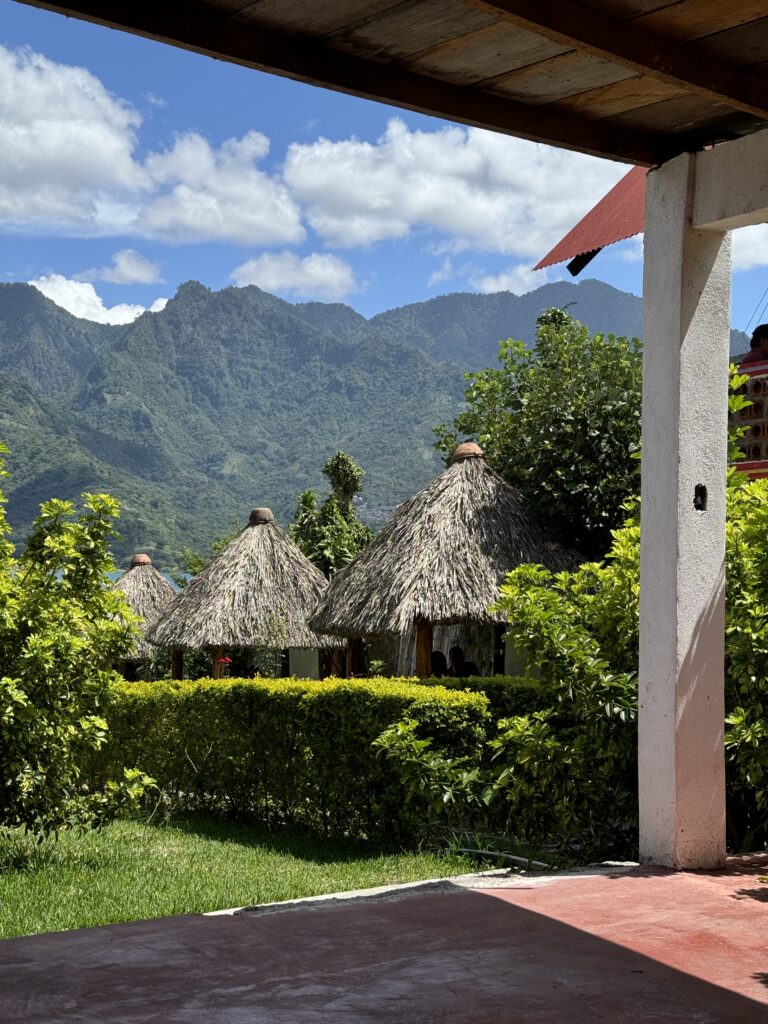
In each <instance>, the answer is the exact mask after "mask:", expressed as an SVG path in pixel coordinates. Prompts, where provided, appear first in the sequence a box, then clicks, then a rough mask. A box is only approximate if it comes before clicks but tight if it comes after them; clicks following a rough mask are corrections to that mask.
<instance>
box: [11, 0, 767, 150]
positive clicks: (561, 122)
mask: <svg viewBox="0 0 768 1024" xmlns="http://www.w3.org/2000/svg"><path fill="white" fill-rule="evenodd" d="M20 2H22V3H28V4H30V5H31V6H34V7H41V8H44V9H46V10H49V11H55V12H58V13H60V14H68V15H71V16H73V17H78V18H82V19H84V20H86V21H92V22H95V23H97V24H100V25H106V26H108V27H111V28H119V29H124V30H126V31H128V32H132V33H134V34H136V35H141V36H145V37H147V38H150V39H155V40H159V41H161V42H167V43H171V44H174V45H176V46H180V47H182V48H184V49H188V50H192V51H194V52H196V53H202V54H205V55H207V56H211V57H216V58H218V59H220V60H227V61H230V62H232V63H235V64H241V65H243V66H246V67H251V68H256V69H257V70H261V71H269V72H272V73H275V74H278V75H283V76H285V77H288V78H292V79H295V80H297V81H302V82H308V83H310V84H314V85H322V86H325V87H327V88H330V89H335V90H338V91H340V92H347V93H352V94H353V95H356V96H363V97H365V98H368V99H373V100H380V101H382V102H384V103H390V104H393V105H394V106H400V107H405V108H407V109H410V110H416V111H419V112H420V113H425V114H432V115H434V116H437V117H444V118H448V119H451V120H454V121H458V122H461V123H463V124H468V125H473V126H475V127H479V128H488V129H491V130H494V131H500V132H504V133H506V134H510V135H516V136H519V137H521V138H527V139H531V140H533V141H537V142H544V143H550V144H555V145H560V146H563V147H565V148H568V149H575V150H578V151H580V152H583V153H592V154H595V155H596V156H606V157H610V158H612V159H616V160H622V161H625V162H627V163H635V164H642V165H644V166H651V165H653V164H655V163H658V162H660V160H662V159H664V158H665V156H667V155H668V153H667V152H665V150H664V148H663V142H662V141H661V140H657V139H655V138H654V137H653V136H651V135H647V134H645V133H643V132H638V131H635V130H632V129H625V128H621V127H613V126H612V125H609V124H600V123H599V122H596V121H591V120H589V119H587V118H584V117H579V116H578V115H575V114H568V113H563V112H560V111H557V110H553V109H549V110H546V109H542V108H540V107H538V108H537V107H531V106H530V105H528V104H525V103H520V102H517V101H515V100H510V99H507V98H505V97H502V96H494V95H491V94H488V93H483V92H479V91H477V90H475V89H472V88H468V87H464V86H457V85H452V84H449V83H447V82H442V81H439V80H438V79H435V78H430V77H428V76H426V75H419V74H416V73H414V72H412V71H409V70H407V69H402V68H400V67H398V66H397V65H396V64H395V63H392V64H381V63H374V62H372V61H369V60H366V59H364V58H360V57H355V56H352V55H350V54H346V53H342V52H339V51H338V50H330V49H328V48H327V47H326V46H324V45H323V43H322V42H318V41H317V40H314V39H311V38H309V37H302V36H297V35H287V34H285V33H281V32H276V31H272V30H267V29H263V28H259V27H256V26H254V25H253V24H251V23H244V22H240V21H233V20H230V19H227V18H223V17H213V16H210V15H208V14H204V13H202V12H200V11H197V10H195V9H189V8H186V7H185V8H184V10H183V11H180V10H179V8H178V7H176V6H175V5H173V6H170V5H168V6H166V5H164V4H158V3H156V2H151V0H114V2H110V3H104V2H103V0H77V2H73V3H69V4H56V3H47V2H41V0H20ZM766 117H768V115H766Z"/></svg>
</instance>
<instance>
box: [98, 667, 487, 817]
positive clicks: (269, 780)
mask: <svg viewBox="0 0 768 1024" xmlns="http://www.w3.org/2000/svg"><path fill="white" fill-rule="evenodd" d="M106 717H107V719H108V721H109V724H110V733H109V742H108V744H107V745H106V747H105V748H104V749H103V750H102V751H101V752H100V753H99V754H98V755H97V756H96V758H95V759H94V761H93V765H92V771H93V774H94V776H95V778H96V779H100V778H101V777H103V776H105V775H110V774H112V773H114V771H115V770H117V769H120V768H121V767H122V766H123V765H125V764H139V765H141V767H142V769H143V770H144V771H147V772H149V773H150V774H151V775H152V776H153V777H154V778H155V779H156V780H157V783H158V785H159V786H160V788H161V789H163V790H165V791H167V793H168V794H169V795H170V796H171V798H172V799H174V800H175V801H177V802H179V803H180V804H182V805H185V806H187V807H190V808H196V809H205V810H218V811H226V812H231V813H234V814H237V815H248V816H258V817H263V818H266V819H267V820H269V821H275V822H277V821H301V822H304V823H306V824H309V825H311V826H313V827H316V828H320V829H322V830H324V831H327V832H333V833H337V834H341V833H344V834H355V835H366V836H372V835H384V834H397V835H399V836H405V835H406V834H407V833H408V832H409V830H410V828H411V827H412V825H413V822H412V820H411V819H410V818H409V816H408V813H407V811H406V809H405V808H404V807H403V802H402V798H401V792H400V789H399V784H398V778H397V774H396V772H395V771H394V770H388V769H387V768H386V766H385V765H383V764H382V761H381V760H380V759H379V758H378V757H377V754H376V751H375V750H374V748H373V746H372V744H373V741H374V740H375V739H376V738H377V737H378V736H379V735H380V734H381V733H382V732H383V731H384V730H385V729H386V728H388V727H389V726H391V725H393V724H394V723H396V722H399V721H401V720H403V719H410V720H413V721H415V722H416V723H417V728H418V732H419V735H420V737H421V738H427V737H429V738H431V740H432V742H433V743H434V744H435V745H436V746H437V747H438V748H439V749H440V750H441V751H443V752H444V753H445V756H447V757H463V756H468V755H470V754H472V753H474V752H475V751H477V749H478V748H479V747H480V745H481V743H482V740H483V737H484V733H485V724H486V720H487V701H486V699H485V697H483V696H482V694H475V693H462V692H457V691H455V690H448V689H446V688H444V687H437V686H432V687H425V686H420V685H416V684H414V683H412V682H410V681H402V680H392V679H372V680H367V679H366V680H331V681H323V682H316V681H311V680H301V679H284V680H279V681H278V680H268V679H258V678H257V679H220V680H211V679H205V680H197V681H195V682H162V683H151V684H142V683H133V684H118V685H115V686H114V687H113V688H112V691H111V701H110V704H109V707H108V709H107V715H106Z"/></svg>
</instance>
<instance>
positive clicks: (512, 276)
mask: <svg viewBox="0 0 768 1024" xmlns="http://www.w3.org/2000/svg"><path fill="white" fill-rule="evenodd" d="M469 283H470V284H471V285H472V287H473V288H474V289H475V291H478V292H483V293H484V294H486V295H489V294H490V293H491V292H512V293H513V294H515V295H525V293H526V292H529V291H531V290H532V289H533V288H538V286H539V285H542V284H546V283H547V274H546V272H545V271H544V272H543V271H540V270H531V268H530V267H529V266H528V264H527V263H518V264H517V265H516V266H512V267H507V268H506V270H502V271H501V273H500V274H483V273H474V274H472V275H471V276H470V278H469Z"/></svg>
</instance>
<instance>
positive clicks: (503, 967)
mask: <svg viewBox="0 0 768 1024" xmlns="http://www.w3.org/2000/svg"><path fill="white" fill-rule="evenodd" d="M595 881H596V880H594V879H589V880H587V884H588V886H589V887H592V886H593V883H595ZM647 881H648V882H649V883H651V882H653V881H654V880H653V879H647ZM573 884H574V883H573V882H570V881H560V882H556V883H552V885H551V887H549V888H548V890H547V892H548V895H547V898H548V899H549V900H550V902H551V901H552V899H554V898H557V899H559V900H561V901H562V903H563V906H568V903H569V889H570V887H571V886H572V885H573ZM614 884H616V883H612V885H614ZM558 890H559V892H560V895H559V896H557V892H558ZM627 890H628V892H629V891H631V892H635V891H637V889H636V887H634V883H629V882H628V883H627ZM600 891H602V890H600ZM608 892H609V893H610V892H611V889H609V890H608ZM530 895H531V894H530V893H518V894H516V895H514V896H513V897H512V896H509V895H507V896H506V897H505V898H498V897H497V896H496V895H494V894H491V893H489V892H481V891H467V890H464V889H458V888H453V889H451V890H449V891H445V892H439V893H426V894H425V893H419V892H416V893H411V894H408V895H401V896H400V897H399V898H393V899H390V900H372V901H358V902H355V903H347V904H342V905H339V906H328V905H327V904H326V905H323V906H321V907H314V908H311V907H307V908H302V909H301V910H293V911H292V912H287V913H278V914H273V915H270V916H262V915H248V914H244V915H239V916H232V917H197V916H189V917H177V918H166V919H164V920H160V921H141V922H136V923H133V924H125V925H115V926H110V927H107V928H98V929H88V930H83V931H79V932H66V933H59V934H53V935H39V936H31V937H29V938H22V939H11V940H7V941H5V942H2V943H0V1019H1V1020H2V1021H3V1022H4V1024H11V1022H13V1024H16V1022H21V1021H23V1022H24V1024H43V1022H45V1024H74V1022H77V1024H103V1022H105V1021H108V1022H109V1024H150V1022H153V1024H154V1022H160V1021H162V1022H163V1024H198V1022H199V1024H203V1022H205V1024H209V1022H216V1024H245V1022H247V1024H346V1022H349V1024H379V1022H384V1021H386V1022H388V1024H390V1022H394V1024H397V1022H402V1024H505V1022H512V1021H514V1022H515V1024H560V1022H566V1021H567V1022H568V1024H581V1022H585V1024H586V1022H589V1024H594V1022H596V1021H611V1022H617V1024H618V1022H621V1024H640V1022H643V1024H648V1022H649V1021H653V1022H654V1024H672V1022H674V1024H680V1022H687V1021H697V1020H701V1021H706V1022H707V1024H726V1022H727V1024H735V1022H738V1024H765V1021H766V1019H767V1018H768V1010H767V1008H766V1005H765V1003H764V1002H759V1001H757V1000H755V999H751V998H747V997H746V996H745V995H743V994H741V993H740V992H739V991H738V988H739V984H740V979H739V978H738V977H734V979H733V982H734V989H735V990H733V991H732V990H729V989H728V988H724V987H721V986H719V985H715V984H711V983H709V982H707V981H702V980H700V979H699V978H697V977H694V976H693V975H692V974H688V973H685V972H684V971H682V970H679V969H675V968H673V967H671V966H668V965H667V964H666V963H664V962H661V960H660V959H651V958H650V957H648V956H644V955H642V954H641V953H638V952H636V951H634V950H633V949H631V948H627V942H626V941H624V940H623V939H621V940H620V941H607V940H606V939H605V938H601V937H599V936H597V935H595V934H591V933H590V932H589V931H588V930H586V927H585V928H583V929H582V928H581V927H573V926H572V925H569V924H564V923H563V922H562V921H560V920H557V919H555V918H554V917H553V916H550V914H548V913H540V912H534V911H532V910H530V909H526V908H524V907H521V906H519V905H517V904H519V902H520V901H521V900H522V901H524V900H525V899H526V898H528V897H529V896H530ZM663 895H664V894H662V897H663ZM533 898H534V899H535V894H534V896H533ZM601 898H602V897H601ZM595 905H596V906H598V909H600V912H601V913H603V915H604V916H607V917H608V918H610V916H611V914H612V912H613V911H612V909H611V907H610V905H609V904H607V903H606V905H605V906H603V907H602V909H601V908H600V907H599V904H595ZM660 905H661V909H662V912H665V913H667V914H670V913H671V914H672V915H673V916H672V919H671V920H672V921H674V913H675V908H674V907H670V906H669V905H664V900H663V898H662V900H661V903H660ZM729 905H730V907H731V908H733V913H743V912H744V910H743V909H742V908H744V907H745V905H744V904H738V905H734V904H733V903H730V904H729ZM752 906H754V905H752ZM617 913H618V914H619V916H620V915H621V913H623V911H618V912H617ZM669 923H670V921H669V920H668V921H666V922H665V921H661V923H660V928H661V933H660V934H661V935H662V936H663V935H664V929H665V928H666V929H667V932H666V939H664V940H663V941H665V942H666V943H667V946H668V947H669V948H672V946H674V948H675V949H676V951H679V946H678V943H684V942H685V941H686V937H685V934H684V929H683V930H681V931H680V934H679V935H676V934H675V933H674V930H672V931H670V930H669ZM681 928H682V925H681ZM631 932H632V928H631V923H630V926H629V932H628V934H629V935H631ZM745 941H746V939H745ZM712 955H713V956H717V951H716V950H715V951H714V952H713V953H712ZM744 970H745V978H746V977H749V970H750V969H749V966H748V965H746V966H745V969H744ZM751 977H752V978H754V977H755V975H754V973H753V974H752V975H751ZM760 980H762V978H761V979H760Z"/></svg>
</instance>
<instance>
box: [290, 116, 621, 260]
mask: <svg viewBox="0 0 768 1024" xmlns="http://www.w3.org/2000/svg"><path fill="white" fill-rule="evenodd" d="M625 173H626V168H624V167H621V166H619V165H617V164H615V163H611V162H609V161H607V160H598V159H596V158H595V157H590V156H584V155H583V154H579V153H571V152H567V151H565V150H557V149H552V148H550V147H546V146H538V145H536V144H534V143H531V142H527V141H525V140H522V139H514V138H510V137H508V136H504V135H498V134H494V133H492V132H487V131H482V130H480V129H476V128H460V127H451V128H442V129H440V130H438V131H434V132H425V131H411V130H410V129H409V128H408V127H407V126H406V125H405V124H404V123H403V122H402V121H400V120H399V119H393V120H392V121H390V122H389V125H388V127H387V130H386V131H385V133H384V135H382V137H381V138H380V139H378V141H377V142H375V143H369V142H364V141H361V140H359V139H355V138H352V139H346V140H343V141H341V142H332V141H329V140H328V139H324V138H321V139H318V140H317V141H316V142H313V143H308V144H302V143H293V144H292V145H291V146H290V147H289V149H288V153H287V157H286V162H285V167H284V171H283V174H284V178H285V181H286V182H287V184H288V186H289V187H290V188H291V191H292V193H293V195H294V196H295V197H296V198H297V199H298V200H299V201H300V202H301V203H302V204H303V205H304V206H305V208H306V210H307V216H308V219H309V222H310V224H311V225H312V227H313V228H314V229H315V230H316V231H317V232H318V233H319V234H320V235H321V236H322V237H323V239H324V240H325V241H326V242H327V243H328V244H329V245H335V246H355V245H369V244H371V243H373V242H377V241H381V240H383V239H393V238H403V237H405V236H406V235H408V234H409V233H410V232H412V231H414V230H416V229H419V228H422V229H423V228H426V229H432V230H435V231H438V232H440V233H441V234H442V235H443V236H444V237H445V239H446V241H447V248H449V249H451V250H452V251H460V250H461V249H462V248H474V249H480V250H486V251H491V252H502V253H511V254H514V255H516V256H518V257H520V258H528V259H531V260H534V261H535V259H536V258H538V257H540V256H542V255H543V254H544V253H546V252H547V250H548V249H549V248H550V247H551V246H552V245H553V244H554V243H555V242H556V241H557V240H558V238H559V237H560V236H561V235H563V234H564V233H565V232H566V231H568V230H569V229H570V228H571V227H573V224H574V223H575V222H576V221H577V220H578V219H579V218H580V217H581V216H583V214H584V213H586V211H587V210H588V209H590V207H591V206H592V205H593V204H594V203H595V202H597V200H598V199H600V198H601V197H602V196H603V195H604V194H605V192H607V191H608V189H609V188H610V187H611V186H613V185H614V184H615V183H616V182H617V181H618V180H619V178H621V177H622V175H623V174H625Z"/></svg>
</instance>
